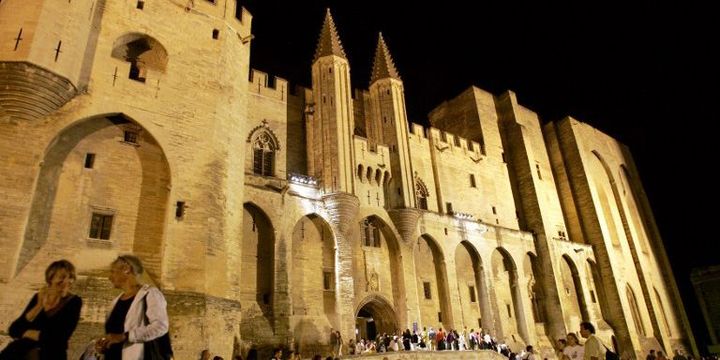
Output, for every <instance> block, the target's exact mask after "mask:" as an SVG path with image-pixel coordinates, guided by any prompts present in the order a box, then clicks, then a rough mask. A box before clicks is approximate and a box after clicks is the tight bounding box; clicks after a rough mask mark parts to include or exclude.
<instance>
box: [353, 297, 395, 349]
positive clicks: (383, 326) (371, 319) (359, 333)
mask: <svg viewBox="0 0 720 360" xmlns="http://www.w3.org/2000/svg"><path fill="white" fill-rule="evenodd" d="M398 329H399V327H398V322H397V316H396V315H395V310H393V307H392V305H390V303H389V302H388V301H387V300H385V299H384V298H382V297H380V296H369V297H368V298H366V299H365V300H363V302H361V303H360V306H358V309H357V311H356V312H355V334H356V337H357V338H358V339H375V337H377V335H379V334H383V333H388V334H392V333H395V332H396V331H397V330H398Z"/></svg>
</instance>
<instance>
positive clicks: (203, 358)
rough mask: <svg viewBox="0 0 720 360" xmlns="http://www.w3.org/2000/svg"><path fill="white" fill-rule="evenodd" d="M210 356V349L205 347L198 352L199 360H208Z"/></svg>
mask: <svg viewBox="0 0 720 360" xmlns="http://www.w3.org/2000/svg"><path fill="white" fill-rule="evenodd" d="M211 357H212V354H211V353H210V350H208V349H205V350H203V351H202V352H200V360H210V358H211Z"/></svg>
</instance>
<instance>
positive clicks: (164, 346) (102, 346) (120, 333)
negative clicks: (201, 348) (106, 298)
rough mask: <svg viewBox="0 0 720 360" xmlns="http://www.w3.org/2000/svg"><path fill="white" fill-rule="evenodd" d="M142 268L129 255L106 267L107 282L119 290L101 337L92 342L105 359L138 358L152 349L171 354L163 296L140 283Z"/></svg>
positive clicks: (128, 359)
mask: <svg viewBox="0 0 720 360" xmlns="http://www.w3.org/2000/svg"><path fill="white" fill-rule="evenodd" d="M143 271H144V269H143V266H142V262H141V261H140V259H138V258H137V257H136V256H133V255H122V256H118V258H117V259H115V261H113V263H112V265H111V267H110V282H112V284H113V286H115V288H117V289H121V290H122V293H121V294H120V295H118V296H117V297H116V298H115V300H114V301H113V304H112V307H111V309H112V310H111V311H110V315H109V316H108V318H107V321H106V322H105V336H104V337H103V338H101V339H100V340H98V342H97V344H96V348H97V350H98V351H101V352H103V354H104V355H105V360H115V359H117V360H120V359H122V360H136V359H137V360H139V359H143V358H146V357H145V354H146V353H148V352H149V351H151V350H153V349H154V350H157V351H158V352H160V353H161V354H157V355H158V356H162V357H163V358H166V359H169V358H171V357H172V348H171V346H170V341H169V340H170V338H169V336H167V332H168V326H169V320H168V315H167V303H166V302H165V297H164V296H163V294H162V292H160V290H158V288H156V287H153V286H149V285H143V284H141V283H140V276H141V275H142V273H143ZM156 339H157V342H156V343H155V344H151V342H152V341H153V340H156ZM163 339H164V340H165V341H162V340H163ZM146 344H147V345H148V346H146ZM151 345H157V346H151Z"/></svg>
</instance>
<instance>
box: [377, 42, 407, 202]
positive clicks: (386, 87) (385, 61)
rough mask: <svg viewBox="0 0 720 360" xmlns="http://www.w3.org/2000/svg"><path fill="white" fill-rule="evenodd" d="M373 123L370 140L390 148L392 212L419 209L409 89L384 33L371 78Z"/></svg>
mask: <svg viewBox="0 0 720 360" xmlns="http://www.w3.org/2000/svg"><path fill="white" fill-rule="evenodd" d="M370 104H371V105H370V112H371V116H370V121H368V126H367V128H368V130H367V132H368V140H369V141H370V143H371V144H372V143H377V144H385V145H387V146H388V147H389V148H390V166H391V168H392V169H393V177H392V178H391V179H390V186H389V187H387V188H386V190H388V191H387V192H386V197H387V198H388V200H389V201H388V202H387V203H386V207H388V208H412V207H415V197H414V191H413V184H412V179H413V177H412V168H411V166H410V151H409V146H408V130H407V129H408V126H407V124H408V121H407V113H406V110H405V89H404V86H403V82H402V79H400V75H399V74H398V71H397V69H396V68H395V64H394V63H393V59H392V56H391V55H390V51H389V50H388V47H387V45H386V44H385V40H384V39H383V36H382V33H380V34H379V35H378V43H377V48H376V50H375V61H374V63H373V69H372V75H371V78H370Z"/></svg>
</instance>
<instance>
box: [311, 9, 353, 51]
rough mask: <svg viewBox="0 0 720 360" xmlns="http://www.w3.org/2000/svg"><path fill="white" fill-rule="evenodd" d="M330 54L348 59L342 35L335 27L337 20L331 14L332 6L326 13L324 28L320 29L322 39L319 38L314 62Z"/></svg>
mask: <svg viewBox="0 0 720 360" xmlns="http://www.w3.org/2000/svg"><path fill="white" fill-rule="evenodd" d="M328 55H335V56H338V57H341V58H343V59H347V56H345V50H343V46H342V43H341V42H340V37H339V36H338V33H337V29H336V28H335V21H333V18H332V15H331V14H330V8H328V9H327V12H326V13H325V22H324V23H323V27H322V30H321V31H320V39H319V40H318V45H317V49H316V50H315V58H314V59H313V62H315V61H317V59H319V58H321V57H323V56H328Z"/></svg>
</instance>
